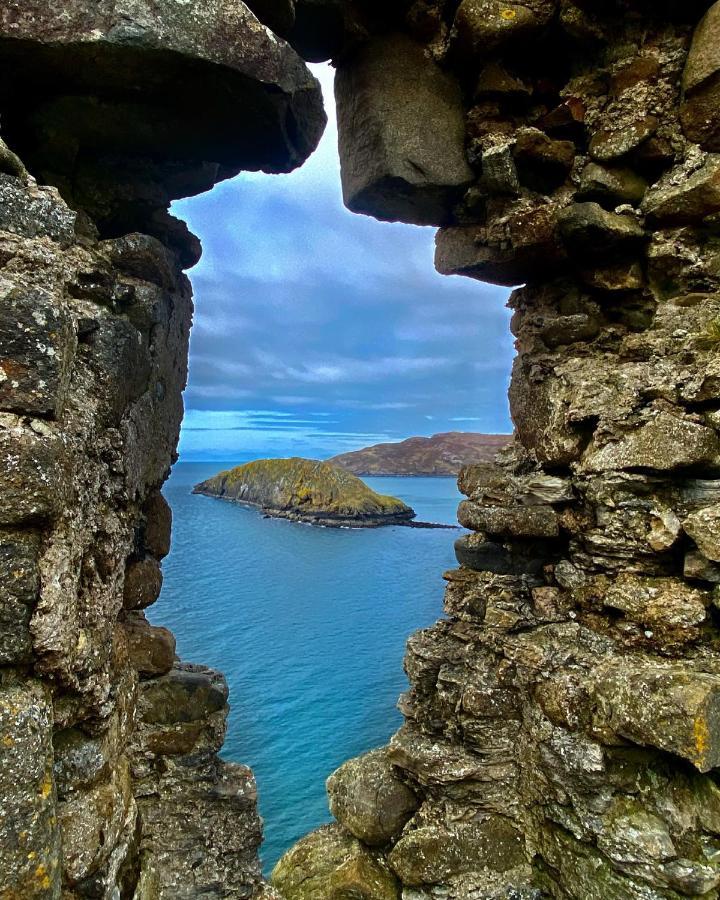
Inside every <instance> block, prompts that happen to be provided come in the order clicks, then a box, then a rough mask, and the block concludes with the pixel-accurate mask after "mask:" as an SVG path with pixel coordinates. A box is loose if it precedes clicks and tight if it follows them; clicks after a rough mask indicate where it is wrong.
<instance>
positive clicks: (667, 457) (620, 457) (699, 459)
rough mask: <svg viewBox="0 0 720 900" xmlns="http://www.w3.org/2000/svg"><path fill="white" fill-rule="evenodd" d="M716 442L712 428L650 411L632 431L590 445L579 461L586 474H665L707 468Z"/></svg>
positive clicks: (719, 446)
mask: <svg viewBox="0 0 720 900" xmlns="http://www.w3.org/2000/svg"><path fill="white" fill-rule="evenodd" d="M718 453H720V442H719V441H718V437H717V434H716V433H715V431H714V430H713V429H712V428H707V427H706V426H705V425H700V424H698V423H697V422H694V421H693V420H692V419H689V418H688V417H686V416H684V415H682V414H679V413H678V412H675V411H670V410H665V409H659V410H653V411H652V412H651V413H650V415H649V416H648V417H647V419H646V421H645V422H644V423H643V424H641V425H640V426H639V427H638V428H636V429H635V430H634V431H627V432H626V433H625V434H623V435H622V436H620V437H619V438H618V439H617V440H614V441H610V442H608V443H606V444H604V445H603V446H598V445H597V444H596V443H595V442H592V443H591V444H590V446H589V448H588V451H587V453H586V455H585V457H584V459H583V468H584V469H585V470H586V471H589V472H604V471H608V470H610V469H656V470H658V471H662V472H667V471H671V470H673V469H679V468H684V467H688V466H697V465H708V464H711V463H712V462H713V461H714V460H716V459H717V456H718Z"/></svg>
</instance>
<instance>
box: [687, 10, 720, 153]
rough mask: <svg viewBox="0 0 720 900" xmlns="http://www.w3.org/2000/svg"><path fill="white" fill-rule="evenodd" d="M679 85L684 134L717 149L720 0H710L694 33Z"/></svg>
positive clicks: (719, 132)
mask: <svg viewBox="0 0 720 900" xmlns="http://www.w3.org/2000/svg"><path fill="white" fill-rule="evenodd" d="M682 87H683V91H684V94H685V102H684V103H683V105H682V108H681V118H682V123H683V129H684V131H685V135H686V137H687V138H688V139H689V140H691V141H694V142H695V143H698V144H700V145H701V147H703V149H705V150H714V151H717V150H720V115H719V114H718V103H720V3H713V4H712V6H711V7H710V8H709V9H708V11H707V12H706V13H705V15H704V16H703V18H702V19H701V21H700V23H699V24H698V26H697V28H696V29H695V34H694V35H693V41H692V46H691V47H690V53H689V54H688V58H687V63H686V65H685V71H684V73H683V79H682Z"/></svg>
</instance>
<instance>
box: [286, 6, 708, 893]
mask: <svg viewBox="0 0 720 900" xmlns="http://www.w3.org/2000/svg"><path fill="white" fill-rule="evenodd" d="M370 31H371V36H370V38H369V40H368V41H367V42H365V43H364V44H362V46H360V47H356V48H352V47H351V48H349V49H347V50H346V52H345V53H344V54H342V55H340V56H339V58H338V63H339V68H338V76H337V81H336V93H337V98H338V103H339V109H338V116H339V123H340V151H341V159H342V161H343V186H344V191H345V199H346V202H347V204H348V205H349V206H350V208H351V209H355V210H356V211H359V212H364V213H369V214H373V215H377V216H379V217H381V218H389V219H393V218H400V219H403V220H405V221H411V222H418V223H430V224H435V225H440V226H441V228H440V231H439V232H438V237H437V254H436V265H437V267H438V269H439V270H440V271H441V272H444V273H447V274H462V275H466V276H470V277H473V278H478V279H481V280H486V281H491V282H495V283H499V284H506V285H518V284H524V287H522V288H519V289H517V290H515V291H514V292H513V294H512V297H511V300H510V305H511V307H512V309H513V310H514V313H515V314H514V317H513V322H512V329H513V333H514V334H515V336H516V338H517V351H518V353H517V358H516V360H515V365H514V368H513V375H512V384H511V388H510V405H511V412H512V416H513V420H514V423H515V428H516V433H515V442H514V446H513V447H512V448H511V449H510V450H509V451H508V452H506V453H505V454H504V455H501V456H500V458H499V459H498V462H497V464H496V465H491V466H488V465H482V466H474V467H470V468H468V469H467V470H465V471H464V472H463V473H462V475H461V477H460V488H461V490H462V492H463V493H464V494H465V495H466V496H467V500H465V501H464V502H463V503H462V504H461V505H460V509H459V519H460V522H461V524H463V525H464V526H465V527H466V528H467V529H469V533H468V534H467V535H466V536H464V537H462V538H460V540H459V541H458V542H457V545H456V552H457V558H458V562H459V564H460V566H459V568H458V569H455V570H453V571H451V572H448V573H446V575H445V578H446V581H447V589H446V595H445V613H446V618H445V619H443V620H442V621H440V622H438V623H437V624H436V625H434V626H432V627H431V628H428V629H426V630H424V631H421V632H419V633H418V634H416V635H414V636H412V637H411V638H410V640H409V642H408V647H407V654H406V657H405V669H406V672H407V674H408V678H409V681H410V689H409V691H408V692H407V693H406V694H404V695H403V697H402V698H401V700H400V708H401V710H402V712H403V714H404V717H405V724H404V725H403V727H402V728H401V729H400V731H399V732H398V733H397V734H396V735H395V736H394V737H393V738H392V740H391V741H390V744H389V746H388V747H387V748H383V749H382V750H380V751H375V752H373V753H372V754H370V755H369V756H367V757H363V758H360V759H358V760H354V761H351V762H350V763H347V764H346V765H345V766H343V767H342V768H341V769H340V770H339V771H338V772H337V773H335V774H334V775H333V776H332V778H330V780H329V781H328V793H329V799H330V809H331V811H332V812H333V814H334V815H335V817H336V819H337V821H338V824H336V825H333V826H329V827H327V828H323V829H321V830H320V831H318V832H315V833H313V834H312V835H309V836H308V837H306V838H305V839H303V840H302V841H301V842H300V843H299V844H297V845H296V846H295V847H294V848H293V849H292V850H291V851H290V852H289V853H288V854H287V855H286V856H285V857H284V858H283V860H281V862H280V864H279V865H278V867H277V869H276V871H275V873H274V876H273V883H274V884H275V885H276V886H277V887H278V888H279V889H280V890H281V892H282V893H283V894H284V896H285V897H286V898H287V900H320V898H326V897H346V896H348V897H350V896H352V897H363V898H367V900H370V898H388V900H391V898H399V897H402V898H403V900H439V898H443V900H470V898H472V900H481V898H482V900H490V898H539V897H551V898H558V900H560V898H562V900H567V898H573V900H589V898H593V900H608V898H615V900H620V898H623V900H625V898H628V900H630V898H642V900H660V898H663V900H669V898H673V900H677V898H680V897H685V898H687V897H694V898H700V897H702V898H707V900H709V898H715V897H718V896H720V891H719V888H720V817H719V814H720V787H719V786H718V783H717V775H716V773H717V771H718V770H717V767H718V766H719V765H720V655H719V654H718V636H719V634H720V632H719V630H718V628H719V626H720V618H719V616H720V614H719V613H718V590H720V588H719V587H718V586H719V585H720V443H719V435H718V429H719V428H720V380H719V379H718V376H719V375H720V356H719V355H718V353H719V352H720V343H719V340H718V339H719V338H720V331H719V329H718V326H719V324H720V293H719V288H720V280H719V279H720V269H719V268H718V260H719V259H720V256H719V255H718V254H719V252H720V229H719V222H720V220H719V214H720V155H718V151H720V106H719V105H718V101H719V100H720V87H718V85H720V4H718V3H715V4H711V3H688V2H685V3H680V2H678V3H672V2H667V3H649V2H648V3H644V2H635V0H627V2H625V0H618V2H595V0H576V2H569V0H562V2H553V0H527V2H523V3H520V2H508V3H502V2H495V0H462V2H461V3H457V2H452V0H448V2H433V0H418V2H414V3H412V4H410V5H409V7H408V8H407V12H406V15H405V18H404V20H403V21H402V23H396V24H395V25H394V26H393V28H392V30H391V31H390V32H388V31H387V29H383V28H381V27H378V26H377V23H376V24H375V25H373V26H371V27H370ZM468 315H469V316H472V310H471V309H470V310H468ZM478 352H480V353H481V352H482V348H478Z"/></svg>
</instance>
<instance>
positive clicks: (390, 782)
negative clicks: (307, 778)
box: [327, 749, 418, 845]
mask: <svg viewBox="0 0 720 900" xmlns="http://www.w3.org/2000/svg"><path fill="white" fill-rule="evenodd" d="M327 792H328V799H329V802H330V812H331V813H332V814H333V815H334V816H335V818H336V819H337V820H338V822H340V824H341V825H342V826H344V827H345V828H346V829H347V830H348V831H349V832H350V833H351V834H353V835H354V836H355V837H356V838H358V839H359V840H361V841H363V842H364V843H366V844H370V845H382V844H387V843H389V842H390V841H392V840H394V839H395V838H397V837H398V835H399V834H400V832H401V831H402V829H403V827H404V825H405V823H406V822H407V821H408V819H410V817H411V816H412V815H413V813H414V812H415V810H416V809H417V807H418V800H417V797H416V796H415V794H414V793H413V791H411V790H410V788H409V787H408V786H407V785H406V784H405V783H404V782H403V781H401V780H400V778H399V777H398V775H397V772H396V770H395V769H393V767H392V765H391V764H390V763H389V762H388V759H387V753H386V751H385V750H384V749H381V750H372V751H371V752H370V753H366V754H365V755H364V756H359V757H357V758H355V759H350V760H348V761H347V762H346V763H344V764H343V765H342V766H340V768H339V769H337V771H335V772H334V773H333V774H332V775H331V776H330V777H329V778H328V780H327Z"/></svg>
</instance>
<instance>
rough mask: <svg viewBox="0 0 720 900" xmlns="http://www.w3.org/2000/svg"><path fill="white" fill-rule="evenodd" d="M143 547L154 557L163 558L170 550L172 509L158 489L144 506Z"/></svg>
mask: <svg viewBox="0 0 720 900" xmlns="http://www.w3.org/2000/svg"><path fill="white" fill-rule="evenodd" d="M144 513H145V548H146V549H147V551H148V553H151V554H152V555H153V556H154V557H155V558H156V559H164V558H165V557H166V556H167V555H168V553H169V552H170V533H171V530H172V510H171V509H170V504H169V503H168V502H167V500H166V499H165V498H164V497H163V495H162V494H161V493H160V491H154V492H153V493H152V494H151V495H150V497H149V499H148V500H147V502H146V503H145V508H144Z"/></svg>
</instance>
